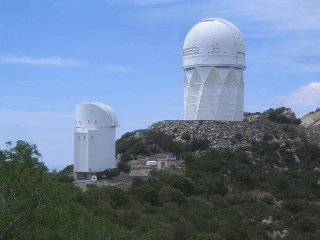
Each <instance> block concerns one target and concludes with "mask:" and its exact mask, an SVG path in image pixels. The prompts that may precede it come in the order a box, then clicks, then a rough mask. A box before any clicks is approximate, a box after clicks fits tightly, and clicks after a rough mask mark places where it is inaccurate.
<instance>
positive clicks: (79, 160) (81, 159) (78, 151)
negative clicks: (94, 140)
mask: <svg viewBox="0 0 320 240" xmlns="http://www.w3.org/2000/svg"><path fill="white" fill-rule="evenodd" d="M87 135H88V134H86V133H75V135H74V172H88V161H87V159H88V137H87Z"/></svg>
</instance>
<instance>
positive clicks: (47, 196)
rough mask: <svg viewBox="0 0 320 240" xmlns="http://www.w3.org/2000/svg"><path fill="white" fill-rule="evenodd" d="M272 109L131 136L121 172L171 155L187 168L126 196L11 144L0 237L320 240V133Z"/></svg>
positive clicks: (140, 182)
mask: <svg viewBox="0 0 320 240" xmlns="http://www.w3.org/2000/svg"><path fill="white" fill-rule="evenodd" d="M268 112H269V114H270V115H271V116H272V117H271V118H270V115H266V114H254V115H250V116H247V119H246V122H242V123H235V122H233V123H229V122H213V121H162V122H158V123H155V124H153V125H152V126H151V127H152V128H153V129H154V130H153V131H149V132H148V134H147V135H146V136H145V137H142V138H135V137H134V135H133V133H126V134H124V135H123V136H122V137H121V138H120V139H118V140H117V154H118V155H119V156H120V158H121V161H120V163H121V164H122V165H123V166H126V164H127V162H129V161H132V160H131V159H132V158H134V159H137V158H145V157H146V156H150V155H151V154H155V153H169V152H171V153H174V154H175V155H176V156H177V158H178V159H180V162H181V166H182V167H181V168H175V167H170V168H169V169H166V170H156V169H154V170H151V172H150V175H149V176H148V177H147V178H137V177H135V178H133V179H132V186H131V188H129V189H127V191H123V190H121V189H120V188H117V187H113V186H101V185H99V184H96V185H94V184H92V183H91V184H90V182H89V184H87V188H86V191H82V190H80V189H79V188H77V187H75V186H74V185H73V184H72V183H71V176H70V175H69V174H68V173H69V172H70V171H71V169H72V166H68V167H67V168H66V169H64V170H63V171H61V172H59V173H57V172H53V173H49V172H48V169H47V168H46V167H45V166H44V164H43V163H42V162H41V161H40V160H39V159H41V154H40V153H39V152H38V149H37V147H36V146H35V145H30V144H28V143H26V142H23V141H18V142H17V143H16V145H14V146H12V145H11V143H10V144H8V146H7V149H6V150H0V180H1V181H0V182H1V184H0V199H1V201H0V215H1V218H0V236H1V238H3V239H17V238H20V239H119V240H136V239H137V240H149V239H151V240H163V239H166V240H174V239H179V240H196V239H200V240H239V239H240V240H251V239H255V240H256V239H257V240H260V239H261V240H264V239H265V240H275V239H287V240H310V239H320V230H319V229H320V147H319V128H318V127H308V128H305V127H303V126H299V125H295V124H294V123H299V122H298V121H297V120H296V119H295V118H294V116H293V115H292V114H289V115H292V119H293V120H291V119H288V117H287V116H281V115H280V114H283V113H286V114H287V113H290V112H289V111H287V110H285V109H280V110H277V109H276V110H270V111H269V110H268ZM274 113H276V114H274ZM278 113H280V114H278ZM289 115H288V116H289ZM279 122H280V123H279ZM285 122H288V123H285ZM123 166H122V167H123ZM119 169H120V168H119ZM129 170H130V169H129ZM111 171H113V170H110V169H108V170H105V171H104V173H105V174H106V175H107V174H108V172H109V174H111V173H112V172H111ZM115 173H117V174H119V170H116V171H115V172H114V174H115ZM111 175H113V173H112V174H111ZM119 177H121V175H120V176H119ZM104 181H105V180H104ZM98 182H99V181H98ZM105 182H106V181H105ZM98 186H99V187H98ZM57 226H58V227H57Z"/></svg>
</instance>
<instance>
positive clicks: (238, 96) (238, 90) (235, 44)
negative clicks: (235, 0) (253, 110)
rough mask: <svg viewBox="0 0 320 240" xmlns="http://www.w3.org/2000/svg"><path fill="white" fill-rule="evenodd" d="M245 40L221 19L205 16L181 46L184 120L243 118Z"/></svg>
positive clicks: (230, 24) (229, 119) (231, 119)
mask: <svg viewBox="0 0 320 240" xmlns="http://www.w3.org/2000/svg"><path fill="white" fill-rule="evenodd" d="M245 53H246V47H245V41H244V38H243V36H242V34H241V32H240V31H239V29H238V28H237V27H236V26H235V25H233V24H232V23H230V22H228V21H226V20H223V19H221V18H210V19H204V20H202V21H200V22H199V23H198V24H196V25H195V26H194V27H193V28H192V29H191V30H190V31H189V33H188V34H187V36H186V38H185V41H184V45H183V70H184V114H185V120H221V121H242V120H243V95H244V81H243V70H244V69H245V68H246V65H245Z"/></svg>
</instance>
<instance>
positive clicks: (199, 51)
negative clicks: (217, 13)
mask: <svg viewBox="0 0 320 240" xmlns="http://www.w3.org/2000/svg"><path fill="white" fill-rule="evenodd" d="M245 53H246V46H245V41H244V38H243V35H242V33H241V32H240V31H239V29H238V28H237V27H236V26H235V25H233V24H232V23H230V22H228V21H226V20H223V19H221V18H208V19H204V20H202V21H200V22H199V23H198V24H196V25H195V26H194V27H193V28H192V29H191V30H190V31H189V33H188V34H187V36H186V38H185V41H184V44H183V68H184V69H185V68H188V67H192V66H208V65H216V66H218V65H220V66H221V65H222V66H226V65H229V66H238V67H242V68H245Z"/></svg>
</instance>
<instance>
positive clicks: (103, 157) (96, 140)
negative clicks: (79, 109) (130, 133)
mask: <svg viewBox="0 0 320 240" xmlns="http://www.w3.org/2000/svg"><path fill="white" fill-rule="evenodd" d="M88 137H89V139H88V168H89V169H90V170H91V172H97V171H101V169H103V170H105V169H107V168H115V167H116V159H115V127H112V128H103V129H99V130H89V131H88Z"/></svg>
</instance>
